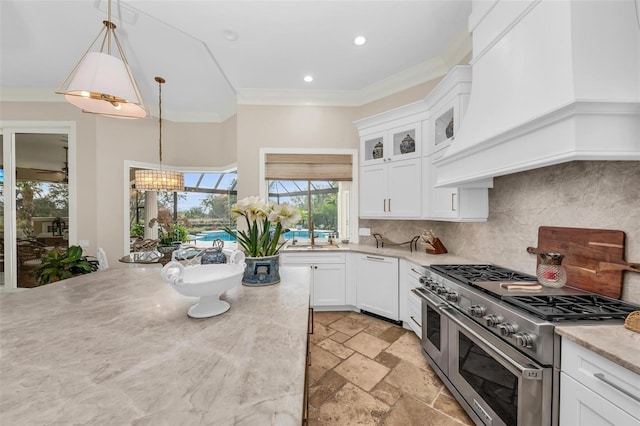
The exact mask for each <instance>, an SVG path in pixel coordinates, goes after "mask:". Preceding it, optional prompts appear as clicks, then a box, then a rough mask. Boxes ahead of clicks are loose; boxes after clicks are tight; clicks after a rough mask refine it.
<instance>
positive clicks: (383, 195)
mask: <svg viewBox="0 0 640 426" xmlns="http://www.w3.org/2000/svg"><path fill="white" fill-rule="evenodd" d="M420 163H421V160H420V158H414V159H409V160H401V161H389V162H387V163H382V164H375V165H369V166H364V167H362V168H361V174H360V217H363V218H415V219H418V218H419V217H420V214H421V210H420V209H421V204H420V196H421V194H420V192H421V190H420V189H421V175H422V173H421V168H422V166H421V164H420Z"/></svg>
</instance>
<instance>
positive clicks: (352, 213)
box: [259, 148, 360, 241]
mask: <svg viewBox="0 0 640 426" xmlns="http://www.w3.org/2000/svg"><path fill="white" fill-rule="evenodd" d="M267 154H347V155H351V167H352V180H351V188H350V190H349V217H348V219H347V220H348V224H349V235H344V236H343V235H341V236H340V239H345V238H348V239H349V240H351V241H356V240H357V238H358V227H359V223H358V217H359V202H358V193H359V192H358V189H359V185H358V178H359V176H360V168H359V166H358V159H359V157H358V150H357V149H351V148H324V149H323V148H261V149H260V161H259V163H260V164H259V182H260V189H259V196H260V198H262V199H264V200H266V199H268V197H269V188H268V181H267V180H266V179H265V161H266V156H267Z"/></svg>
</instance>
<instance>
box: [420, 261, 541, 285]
mask: <svg viewBox="0 0 640 426" xmlns="http://www.w3.org/2000/svg"><path fill="white" fill-rule="evenodd" d="M431 269H433V270H435V271H437V272H440V273H441V274H444V275H446V276H448V277H450V278H453V279H456V280H458V281H460V282H463V283H466V284H472V283H474V282H481V281H505V282H514V281H521V282H526V281H538V279H537V278H536V277H534V276H532V275H527V274H523V273H521V272H517V271H513V270H511V269H507V268H502V267H500V266H496V265H489V264H486V265H485V264H483V265H431Z"/></svg>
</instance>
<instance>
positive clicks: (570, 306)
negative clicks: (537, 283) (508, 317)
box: [502, 294, 640, 321]
mask: <svg viewBox="0 0 640 426" xmlns="http://www.w3.org/2000/svg"><path fill="white" fill-rule="evenodd" d="M502 300H504V301H505V302H507V303H510V304H512V305H515V306H519V307H520V308H522V309H524V310H526V311H527V312H529V313H532V314H533V315H535V316H537V317H539V318H542V319H545V320H547V321H564V320H607V319H625V318H626V317H627V315H629V314H630V313H631V312H633V311H636V310H639V309H640V306H637V305H633V304H631V303H627V302H623V301H621V300H616V299H610V298H608V297H605V296H600V295H598V294H585V295H562V296H559V295H555V296H552V295H538V296H536V295H531V296H502Z"/></svg>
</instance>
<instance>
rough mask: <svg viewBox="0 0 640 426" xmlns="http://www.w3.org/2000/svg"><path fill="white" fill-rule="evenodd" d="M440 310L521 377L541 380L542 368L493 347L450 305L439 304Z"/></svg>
mask: <svg viewBox="0 0 640 426" xmlns="http://www.w3.org/2000/svg"><path fill="white" fill-rule="evenodd" d="M440 312H442V314H443V315H445V316H446V317H447V318H449V319H450V320H451V321H453V322H454V323H455V324H456V325H457V326H458V327H460V328H461V329H462V330H464V331H466V332H467V333H469V334H471V335H472V336H473V338H474V339H476V340H478V341H479V342H480V343H481V344H482V349H484V350H486V351H487V352H490V353H491V355H492V356H494V357H495V358H497V359H498V360H504V361H505V362H506V363H508V364H509V365H510V366H511V367H512V368H514V369H515V370H516V371H518V373H519V375H520V377H521V378H523V379H526V380H542V378H543V370H542V369H541V368H536V367H534V366H530V365H529V366H524V365H522V364H520V363H519V362H517V361H516V360H514V359H513V358H511V357H510V356H509V355H507V354H505V353H504V352H503V351H501V350H500V349H498V348H497V347H495V345H493V344H492V343H490V342H488V341H487V340H486V339H484V338H483V337H482V336H480V335H479V334H478V333H477V332H476V331H474V330H473V329H471V328H470V327H469V326H468V325H467V324H465V323H464V322H463V321H461V320H459V319H458V318H456V317H455V315H453V314H454V313H455V311H453V310H452V309H451V308H450V307H447V306H441V307H440Z"/></svg>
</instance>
